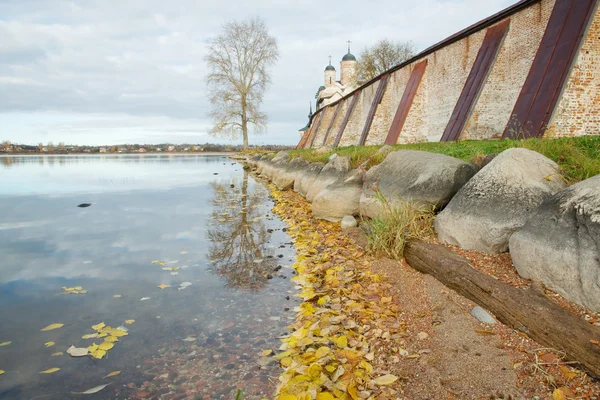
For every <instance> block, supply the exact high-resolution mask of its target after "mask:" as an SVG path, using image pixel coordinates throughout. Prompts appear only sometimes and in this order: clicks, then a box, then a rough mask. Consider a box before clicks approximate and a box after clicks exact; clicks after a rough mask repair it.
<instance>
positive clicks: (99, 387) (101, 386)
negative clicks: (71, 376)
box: [71, 383, 110, 394]
mask: <svg viewBox="0 0 600 400" xmlns="http://www.w3.org/2000/svg"><path fill="white" fill-rule="evenodd" d="M108 385H110V383H107V384H106V385H99V386H96V387H93V388H91V389H88V390H86V391H85V392H71V393H72V394H94V393H98V392H99V391H101V390H102V389H104V388H105V387H107V386H108Z"/></svg>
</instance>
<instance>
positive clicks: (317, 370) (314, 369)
mask: <svg viewBox="0 0 600 400" xmlns="http://www.w3.org/2000/svg"><path fill="white" fill-rule="evenodd" d="M321 371H323V368H322V367H321V366H320V365H319V364H317V363H315V364H313V365H311V366H310V367H309V368H308V375H309V376H310V377H311V378H318V377H319V376H321Z"/></svg>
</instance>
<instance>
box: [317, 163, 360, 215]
mask: <svg viewBox="0 0 600 400" xmlns="http://www.w3.org/2000/svg"><path fill="white" fill-rule="evenodd" d="M319 176H321V175H319ZM313 187H314V184H313ZM362 187H363V173H362V172H361V171H360V170H358V169H355V170H353V171H351V172H350V173H348V175H347V176H345V177H343V178H341V179H338V180H337V181H335V182H333V183H331V184H329V185H327V186H325V187H324V188H323V189H322V190H321V191H320V192H319V193H317V194H316V195H315V197H314V198H313V200H312V213H313V216H314V217H315V218H317V219H324V220H326V221H331V222H339V221H341V220H342V218H344V217H345V216H347V215H358V209H359V203H360V194H361V192H362ZM311 190H312V188H311Z"/></svg>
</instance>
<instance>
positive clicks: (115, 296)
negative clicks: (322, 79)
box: [113, 294, 121, 299]
mask: <svg viewBox="0 0 600 400" xmlns="http://www.w3.org/2000/svg"><path fill="white" fill-rule="evenodd" d="M113 297H114V298H115V299H119V298H121V295H120V294H115V295H114V296H113Z"/></svg>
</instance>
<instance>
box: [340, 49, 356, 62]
mask: <svg viewBox="0 0 600 400" xmlns="http://www.w3.org/2000/svg"><path fill="white" fill-rule="evenodd" d="M342 61H356V57H354V54H352V53H350V50H348V54H346V55H345V56H344V57H342Z"/></svg>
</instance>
